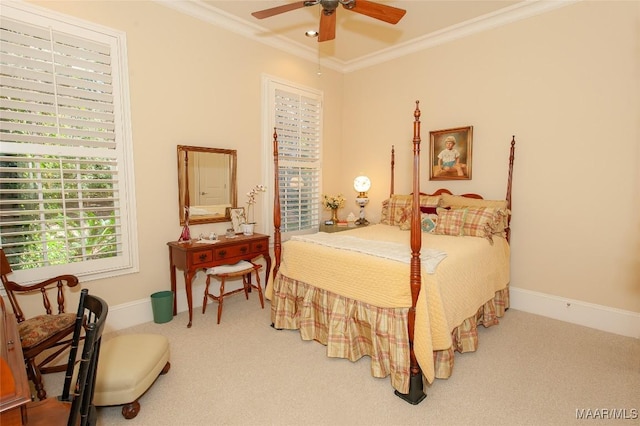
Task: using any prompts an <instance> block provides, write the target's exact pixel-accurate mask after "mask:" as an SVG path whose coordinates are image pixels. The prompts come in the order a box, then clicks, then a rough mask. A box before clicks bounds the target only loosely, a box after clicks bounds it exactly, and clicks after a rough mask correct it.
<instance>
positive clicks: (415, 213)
mask: <svg viewBox="0 0 640 426" xmlns="http://www.w3.org/2000/svg"><path fill="white" fill-rule="evenodd" d="M419 104H420V101H416V109H415V111H414V113H413V116H414V122H413V205H412V207H411V272H410V276H409V280H410V285H411V308H410V309H409V318H408V320H409V351H410V362H411V364H410V371H411V377H410V382H409V393H408V394H403V393H400V392H398V391H397V390H396V391H395V394H396V395H398V396H399V397H400V398H402V399H404V400H405V401H407V402H409V403H411V404H414V405H416V404H418V403H420V402H421V401H422V400H423V399H425V398H426V397H427V395H426V394H425V393H424V391H423V385H422V370H421V369H420V365H418V361H417V359H416V354H415V352H414V350H413V338H414V333H415V322H416V304H417V302H418V294H419V293H420V286H421V282H422V273H421V263H420V247H421V246H422V229H421V227H420V105H419Z"/></svg>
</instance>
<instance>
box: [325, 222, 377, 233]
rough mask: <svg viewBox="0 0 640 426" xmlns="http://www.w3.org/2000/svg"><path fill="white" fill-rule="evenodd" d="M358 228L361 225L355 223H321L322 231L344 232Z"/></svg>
mask: <svg viewBox="0 0 640 426" xmlns="http://www.w3.org/2000/svg"><path fill="white" fill-rule="evenodd" d="M365 226H366V225H365ZM356 228H361V226H356V225H353V224H349V225H348V226H338V225H325V224H324V223H321V224H320V232H342V231H348V230H350V229H356Z"/></svg>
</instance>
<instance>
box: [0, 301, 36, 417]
mask: <svg viewBox="0 0 640 426" xmlns="http://www.w3.org/2000/svg"><path fill="white" fill-rule="evenodd" d="M0 311H1V312H0V424H1V425H2V426H13V425H23V424H26V422H27V410H26V404H27V402H30V401H31V393H30V389H29V381H28V379H27V370H26V368H25V364H24V358H23V356H22V346H21V345H20V336H19V335H18V326H17V323H16V317H15V316H14V315H13V313H12V312H9V311H7V310H6V309H5V305H4V301H3V300H2V298H1V297H0Z"/></svg>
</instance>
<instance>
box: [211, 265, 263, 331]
mask: <svg viewBox="0 0 640 426" xmlns="http://www.w3.org/2000/svg"><path fill="white" fill-rule="evenodd" d="M260 268H262V265H258V264H255V263H253V262H247V261H246V260H241V261H240V262H238V263H236V264H234V265H220V266H215V267H213V268H209V269H207V271H206V273H207V284H206V286H205V289H204V300H203V301H202V313H203V314H204V313H205V311H206V310H207V301H208V299H212V300H216V301H217V302H218V324H220V318H221V317H222V303H223V300H224V298H225V296H230V295H232V294H236V293H239V292H241V291H244V296H245V298H246V299H247V300H249V289H250V288H255V289H256V290H258V296H259V297H260V305H261V306H262V309H264V298H263V297H262V288H261V287H260V274H259V273H258V271H259V270H260ZM252 272H255V273H256V284H253V283H251V282H250V278H251V273H252ZM211 277H216V278H218V279H219V280H220V293H219V294H218V296H215V295H213V294H211V293H210V292H209V284H210V283H211ZM234 277H242V288H239V289H236V290H232V291H228V292H226V293H225V291H224V284H225V281H226V279H227V278H234Z"/></svg>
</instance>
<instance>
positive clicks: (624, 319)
mask: <svg viewBox="0 0 640 426" xmlns="http://www.w3.org/2000/svg"><path fill="white" fill-rule="evenodd" d="M203 292H204V285H198V286H194V287H193V294H194V296H195V295H201V294H203ZM510 295H511V307H512V308H513V309H517V310H519V311H524V312H529V313H532V314H536V315H542V316H544V317H549V318H553V319H557V320H560V321H566V322H570V323H573V324H578V325H583V326H585V327H590V328H595V329H597V330H602V331H606V332H609V333H614V334H620V335H623V336H628V337H634V338H636V339H638V338H640V313H637V312H631V311H624V310H622V309H616V308H610V307H607V306H602V305H596V304H593V303H587V302H582V301H579V300H572V299H565V298H562V297H558V296H553V295H549V294H545V293H538V292H535V291H530V290H525V289H521V288H517V287H511V288H510ZM177 297H178V312H184V311H186V310H187V300H186V296H185V293H184V290H183V291H178V296H177ZM201 306H202V299H201V297H200V296H198V297H194V300H193V308H194V321H197V316H196V315H195V314H196V313H198V312H199V309H198V310H196V309H195V308H199V307H201ZM151 321H153V311H152V309H151V299H150V298H145V299H141V300H137V301H134V302H130V303H125V304H122V305H117V306H113V307H110V308H109V316H108V320H107V327H108V329H109V331H114V330H121V329H124V328H128V327H133V326H134V325H138V324H143V323H145V322H151ZM185 326H186V323H185Z"/></svg>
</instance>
